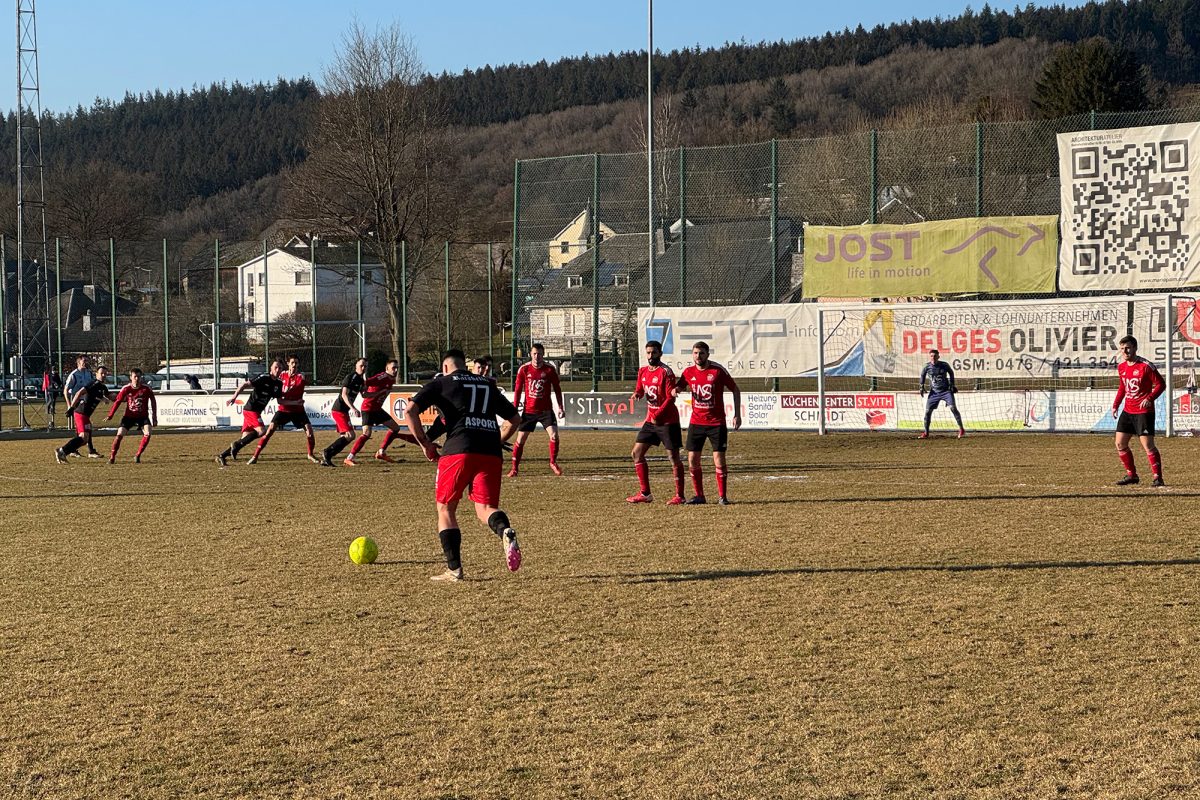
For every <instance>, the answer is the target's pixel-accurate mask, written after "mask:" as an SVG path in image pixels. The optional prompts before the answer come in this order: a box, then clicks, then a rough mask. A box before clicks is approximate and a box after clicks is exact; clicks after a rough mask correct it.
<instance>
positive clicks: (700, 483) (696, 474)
mask: <svg viewBox="0 0 1200 800" xmlns="http://www.w3.org/2000/svg"><path fill="white" fill-rule="evenodd" d="M692 489H693V490H694V491H695V492H696V497H704V467H693V468H692Z"/></svg>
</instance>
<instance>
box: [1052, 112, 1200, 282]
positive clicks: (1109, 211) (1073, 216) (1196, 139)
mask: <svg viewBox="0 0 1200 800" xmlns="http://www.w3.org/2000/svg"><path fill="white" fill-rule="evenodd" d="M1197 148H1200V124H1198V123H1186V124H1182V125H1153V126H1148V127H1143V128H1121V129H1118V130H1103V131H1077V132H1074V133H1060V134H1059V135H1058V161H1059V167H1058V172H1059V175H1060V186H1061V189H1060V191H1061V208H1062V224H1061V229H1062V243H1061V246H1060V252H1059V264H1060V265H1061V268H1060V270H1059V277H1058V283H1059V288H1060V289H1063V290H1067V291H1112V290H1130V289H1170V288H1174V287H1179V286H1194V285H1196V284H1197V283H1200V247H1198V246H1197V241H1196V239H1197V236H1200V209H1198V208H1197V204H1196V201H1195V197H1196V191H1197V189H1198V188H1200V153H1198V152H1197Z"/></svg>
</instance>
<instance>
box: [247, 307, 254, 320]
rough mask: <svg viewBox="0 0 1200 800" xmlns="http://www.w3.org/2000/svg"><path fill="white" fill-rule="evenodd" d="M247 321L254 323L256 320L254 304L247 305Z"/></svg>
mask: <svg viewBox="0 0 1200 800" xmlns="http://www.w3.org/2000/svg"><path fill="white" fill-rule="evenodd" d="M246 319H248V320H251V321H253V319H254V303H246Z"/></svg>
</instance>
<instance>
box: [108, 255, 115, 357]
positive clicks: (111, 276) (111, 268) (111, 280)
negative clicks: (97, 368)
mask: <svg viewBox="0 0 1200 800" xmlns="http://www.w3.org/2000/svg"><path fill="white" fill-rule="evenodd" d="M108 288H109V292H108V306H109V311H110V313H111V314H112V349H113V357H112V373H113V378H116V377H117V250H116V246H115V245H114V244H113V240H112V237H111V236H110V237H109V239H108Z"/></svg>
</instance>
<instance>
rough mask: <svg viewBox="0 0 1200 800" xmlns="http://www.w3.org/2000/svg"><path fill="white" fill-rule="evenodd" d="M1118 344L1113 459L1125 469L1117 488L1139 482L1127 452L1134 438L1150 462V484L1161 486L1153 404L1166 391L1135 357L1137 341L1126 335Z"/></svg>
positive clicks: (1157, 376) (1156, 375)
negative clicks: (1115, 433)
mask: <svg viewBox="0 0 1200 800" xmlns="http://www.w3.org/2000/svg"><path fill="white" fill-rule="evenodd" d="M1118 344H1119V345H1120V347H1121V355H1123V356H1125V360H1124V361H1122V362H1121V363H1120V364H1118V365H1117V375H1118V376H1119V377H1120V380H1121V382H1120V384H1119V385H1118V386H1117V397H1116V399H1115V400H1113V411H1112V413H1113V417H1115V418H1116V420H1117V437H1116V442H1117V456H1118V457H1119V458H1120V459H1121V465H1122V466H1123V467H1125V477H1124V478H1121V480H1119V481H1117V486H1129V485H1130V484H1134V483H1138V482H1139V481H1140V480H1141V479H1140V478H1138V474H1137V467H1135V466H1134V464H1133V451H1132V450H1130V449H1129V440H1130V439H1132V438H1133V437H1134V436H1137V437H1138V439H1140V440H1141V442H1142V449H1143V450H1145V451H1146V459H1147V460H1148V461H1149V462H1150V473H1151V474H1152V475H1153V476H1154V479H1153V480H1152V481H1151V482H1150V485H1151V486H1164V485H1165V484H1164V483H1163V477H1162V457H1161V456H1160V455H1159V454H1158V448H1157V447H1156V446H1155V445H1154V401H1155V400H1157V399H1158V396H1159V395H1160V394H1162V393H1163V392H1164V391H1165V390H1166V388H1167V382H1166V381H1164V380H1163V377H1162V375H1160V374H1159V372H1158V370H1157V369H1155V368H1154V365H1153V364H1151V363H1150V362H1149V361H1147V360H1146V359H1144V358H1142V357H1141V356H1139V355H1138V354H1137V346H1138V345H1137V339H1135V338H1133V337H1132V336H1126V337H1125V338H1123V339H1122V340H1121V341H1120V342H1118ZM1122 400H1124V401H1125V406H1124V408H1121V401H1122Z"/></svg>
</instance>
